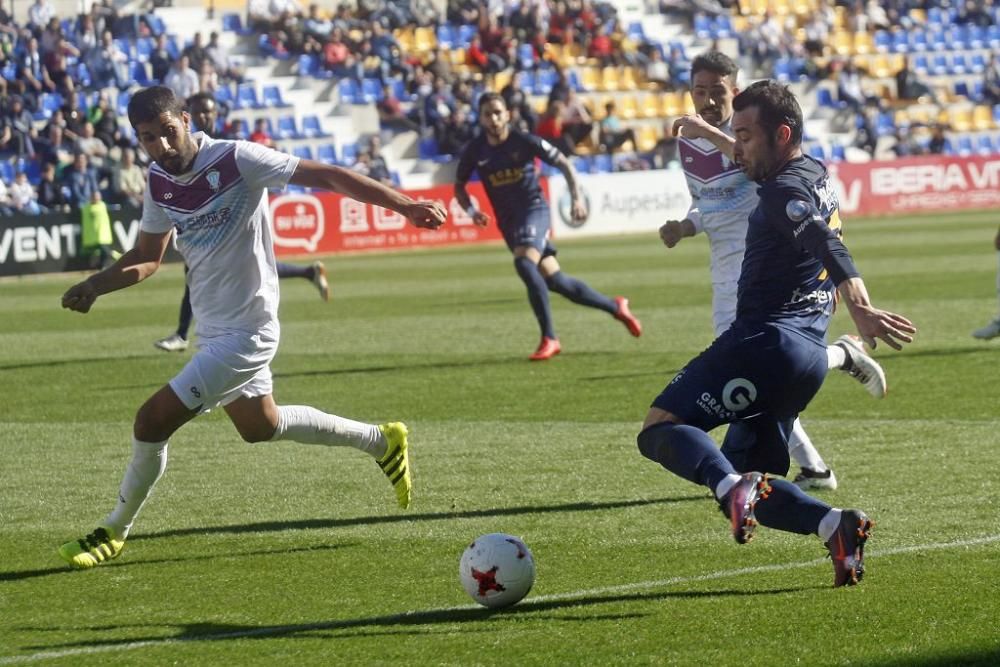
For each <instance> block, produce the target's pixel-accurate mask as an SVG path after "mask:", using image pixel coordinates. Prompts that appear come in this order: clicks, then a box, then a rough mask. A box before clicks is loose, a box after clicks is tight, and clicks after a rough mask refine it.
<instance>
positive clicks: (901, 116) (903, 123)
mask: <svg viewBox="0 0 1000 667" xmlns="http://www.w3.org/2000/svg"><path fill="white" fill-rule="evenodd" d="M892 122H893V124H895V126H896V127H909V126H910V125H911V124H912V123H913V120H912V118H911V117H910V113H909V112H908V111H907V110H906V109H899V110H897V111H896V113H895V114H894V115H893V121H892Z"/></svg>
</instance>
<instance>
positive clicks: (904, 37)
mask: <svg viewBox="0 0 1000 667" xmlns="http://www.w3.org/2000/svg"><path fill="white" fill-rule="evenodd" d="M909 51H910V36H909V33H907V32H906V31H905V30H897V31H896V32H894V33H892V52H893V53H909Z"/></svg>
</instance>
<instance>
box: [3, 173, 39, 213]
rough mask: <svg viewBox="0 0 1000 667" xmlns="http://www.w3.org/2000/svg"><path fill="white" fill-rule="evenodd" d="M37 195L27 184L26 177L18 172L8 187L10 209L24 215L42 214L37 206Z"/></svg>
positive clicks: (29, 184)
mask: <svg viewBox="0 0 1000 667" xmlns="http://www.w3.org/2000/svg"><path fill="white" fill-rule="evenodd" d="M37 200H38V193H36V192H35V188H34V187H33V186H32V185H31V183H29V182H28V175H27V174H26V173H24V172H23V171H18V172H17V174H16V175H15V176H14V182H13V183H12V184H11V186H10V207H11V208H12V209H14V210H15V211H17V212H18V213H23V214H24V215H38V214H39V213H41V212H42V209H41V207H40V206H39V205H38V201H37Z"/></svg>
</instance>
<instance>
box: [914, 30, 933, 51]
mask: <svg viewBox="0 0 1000 667" xmlns="http://www.w3.org/2000/svg"><path fill="white" fill-rule="evenodd" d="M909 43H910V51H927V50H928V49H929V48H930V47H929V46H928V44H927V33H926V32H924V31H923V30H921V29H920V28H913V29H911V30H910V33H909Z"/></svg>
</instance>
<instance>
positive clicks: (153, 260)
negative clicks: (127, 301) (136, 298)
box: [62, 231, 173, 313]
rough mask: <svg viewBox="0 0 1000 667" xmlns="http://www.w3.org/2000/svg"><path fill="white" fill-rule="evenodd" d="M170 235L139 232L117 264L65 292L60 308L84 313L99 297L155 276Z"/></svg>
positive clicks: (166, 233) (169, 233)
mask: <svg viewBox="0 0 1000 667" xmlns="http://www.w3.org/2000/svg"><path fill="white" fill-rule="evenodd" d="M172 233H173V232H172V231H170V232H164V233H162V234H151V233H149V232H144V231H140V232H139V238H138V240H137V241H136V244H135V247H134V248H132V249H131V250H129V251H128V252H126V253H125V254H124V255H122V256H121V257H119V258H118V261H116V262H115V263H114V264H112V265H111V266H109V267H108V268H106V269H104V270H103V271H100V272H98V273H95V274H94V275H92V276H90V277H88V278H87V279H86V280H84V281H83V282H79V283H77V284H76V285H73V286H72V287H70V288H69V289H68V290H66V293H65V294H63V297H62V307H63V308H68V309H70V310H75V311H77V312H80V313H86V312H88V311H89V310H90V307H91V306H93V305H94V302H95V301H96V300H97V297H99V296H101V295H102V294H107V293H108V292H114V291H115V290H120V289H124V288H126V287H131V286H132V285H135V284H136V283H139V282H142V281H143V280H145V279H146V278H148V277H150V276H151V275H153V274H154V273H156V270H157V269H158V268H160V262H161V261H162V260H163V253H165V252H166V251H167V245H168V244H169V243H170V235H171V234H172Z"/></svg>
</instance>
